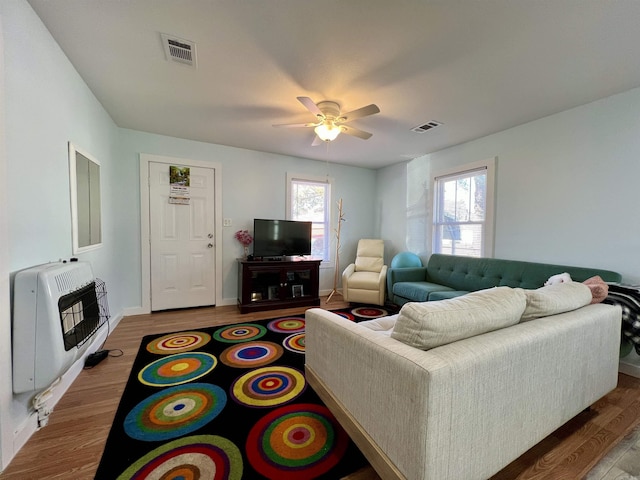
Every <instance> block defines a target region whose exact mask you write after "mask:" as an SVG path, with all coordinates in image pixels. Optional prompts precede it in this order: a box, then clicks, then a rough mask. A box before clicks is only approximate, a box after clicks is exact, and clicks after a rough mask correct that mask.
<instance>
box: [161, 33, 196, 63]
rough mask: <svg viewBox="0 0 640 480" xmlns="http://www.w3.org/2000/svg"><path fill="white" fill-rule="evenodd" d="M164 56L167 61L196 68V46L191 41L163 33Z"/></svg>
mask: <svg viewBox="0 0 640 480" xmlns="http://www.w3.org/2000/svg"><path fill="white" fill-rule="evenodd" d="M160 36H161V37H162V45H163V46H164V54H165V56H166V57H167V60H169V61H173V62H179V63H183V64H185V65H189V66H190V67H194V68H195V67H196V44H195V43H194V42H192V41H190V40H184V39H182V38H178V37H172V36H170V35H167V34H165V33H161V34H160Z"/></svg>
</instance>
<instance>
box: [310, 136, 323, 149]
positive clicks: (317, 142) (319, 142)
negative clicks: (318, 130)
mask: <svg viewBox="0 0 640 480" xmlns="http://www.w3.org/2000/svg"><path fill="white" fill-rule="evenodd" d="M323 143H324V142H323V141H322V139H321V138H320V137H319V136H318V135H316V138H314V139H313V143H312V144H311V146H312V147H317V146H318V145H322V144H323Z"/></svg>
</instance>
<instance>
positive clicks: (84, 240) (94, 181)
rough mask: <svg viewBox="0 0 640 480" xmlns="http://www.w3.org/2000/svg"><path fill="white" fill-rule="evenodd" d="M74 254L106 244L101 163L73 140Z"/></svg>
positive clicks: (72, 206) (71, 153)
mask: <svg viewBox="0 0 640 480" xmlns="http://www.w3.org/2000/svg"><path fill="white" fill-rule="evenodd" d="M69 180H70V182H69V185H70V188H71V230H72V236H73V254H74V255H76V254H78V253H83V252H86V251H88V250H93V249H95V248H98V247H100V246H101V245H102V215H101V211H100V209H101V206H100V162H98V161H97V160H96V159H95V158H93V157H92V156H91V155H89V154H88V153H86V152H84V151H82V150H80V149H79V148H78V147H76V146H75V145H73V144H72V143H71V142H69Z"/></svg>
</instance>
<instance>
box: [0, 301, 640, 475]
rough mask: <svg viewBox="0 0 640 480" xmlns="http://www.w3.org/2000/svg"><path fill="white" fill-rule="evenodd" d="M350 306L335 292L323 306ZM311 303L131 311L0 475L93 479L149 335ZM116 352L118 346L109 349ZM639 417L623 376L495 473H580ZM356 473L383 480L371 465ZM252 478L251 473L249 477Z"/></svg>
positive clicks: (636, 386)
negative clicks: (241, 309)
mask: <svg viewBox="0 0 640 480" xmlns="http://www.w3.org/2000/svg"><path fill="white" fill-rule="evenodd" d="M344 306H347V305H346V304H345V303H343V302H342V298H341V297H339V296H338V297H337V298H336V297H334V298H332V300H331V303H330V304H329V305H326V304H325V303H324V300H323V305H322V307H323V308H329V309H335V308H341V307H344ZM305 310H306V308H296V309H287V310H272V311H268V312H256V313H249V314H245V315H240V314H239V313H238V310H237V308H236V307H235V306H230V307H215V308H199V309H190V310H181V311H168V312H162V313H154V314H151V315H137V316H132V317H125V318H124V319H122V321H121V322H120V324H119V326H118V327H117V328H116V329H115V330H114V331H113V332H112V334H111V335H110V336H109V339H108V340H107V342H106V344H105V347H104V348H106V349H110V350H115V349H120V350H122V352H123V354H122V356H119V357H115V356H110V357H109V358H108V359H106V360H105V361H103V362H102V363H100V364H99V365H98V366H97V367H95V368H93V369H90V370H83V371H82V372H81V374H80V375H79V376H78V378H77V379H76V380H75V382H74V383H73V385H72V386H71V388H70V389H69V390H68V391H67V393H66V394H65V395H64V396H63V398H62V399H61V400H60V402H59V403H58V405H57V406H56V407H55V409H54V411H53V413H52V414H51V417H50V420H49V424H48V425H47V426H46V427H45V428H43V429H42V430H40V431H38V432H36V433H35V434H34V435H33V436H32V437H31V439H30V440H29V441H28V442H27V444H26V445H25V446H24V447H23V448H22V450H20V452H18V454H17V455H16V457H15V458H14V459H13V461H12V462H11V463H10V464H9V466H8V467H7V469H6V470H5V471H4V472H3V473H1V474H0V479H1V480H36V479H37V480H42V479H64V480H84V479H92V478H93V477H94V473H95V471H96V468H97V466H98V463H99V461H100V457H101V455H102V450H103V448H104V444H105V441H106V438H107V435H108V433H109V429H110V427H111V423H112V421H113V417H114V415H115V411H116V408H117V406H118V403H119V401H120V397H121V395H122V392H123V390H124V386H125V383H126V381H127V378H128V376H129V372H130V369H131V365H132V363H133V360H134V358H135V356H136V353H137V351H138V348H139V346H140V340H141V338H142V337H143V336H144V335H150V334H156V333H165V332H171V331H176V330H184V329H191V328H200V327H206V326H216V325H225V324H230V323H238V322H246V321H253V320H261V319H266V318H274V317H278V316H284V315H289V314H297V313H303V312H304V311H305ZM110 354H111V355H114V354H116V352H115V351H112V352H110ZM638 423H640V379H636V378H633V377H629V376H626V375H623V374H620V375H619V383H618V387H617V388H616V389H615V390H614V391H613V392H611V393H610V394H609V395H607V396H606V397H604V398H603V399H601V400H600V401H598V402H597V403H596V404H595V405H594V406H593V407H592V408H591V409H590V410H589V411H586V412H583V413H581V414H580V415H578V416H577V417H575V418H574V419H573V420H571V421H569V422H568V423H567V424H566V425H564V426H563V427H561V428H560V429H558V430H557V431H556V432H554V433H553V434H552V435H550V436H549V437H547V438H546V439H544V440H543V441H542V442H540V443H539V444H538V445H536V446H535V447H533V448H532V449H531V450H529V451H528V452H526V453H525V454H524V455H522V456H521V457H520V458H518V459H517V460H515V461H514V462H513V463H512V464H510V465H509V466H507V467H506V468H505V469H504V470H502V471H501V472H499V473H498V474H496V475H495V476H494V477H492V479H491V480H507V479H521V480H525V479H527V480H529V479H539V480H542V479H549V480H550V479H553V480H559V479H567V480H569V479H571V480H576V479H580V478H582V477H583V476H584V475H585V474H586V473H587V472H588V471H589V470H590V469H591V467H592V466H593V465H595V464H596V463H597V461H598V460H599V459H600V458H602V457H603V456H604V455H605V454H606V453H607V452H608V451H609V450H610V449H611V448H612V447H613V446H615V444H616V443H617V442H618V441H620V440H621V439H622V438H623V437H624V436H625V434H626V433H627V432H629V431H630V430H631V429H632V428H633V427H634V426H635V425H637V424H638ZM350 478H351V479H352V480H356V479H357V480H379V477H378V476H377V475H376V474H375V472H373V471H372V470H368V469H366V470H365V471H361V472H358V474H357V475H352V476H350ZM248 480H251V479H248Z"/></svg>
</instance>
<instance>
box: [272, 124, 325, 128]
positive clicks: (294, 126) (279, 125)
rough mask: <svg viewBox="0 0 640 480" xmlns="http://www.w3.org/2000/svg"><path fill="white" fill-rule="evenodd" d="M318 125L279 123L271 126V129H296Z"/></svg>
mask: <svg viewBox="0 0 640 480" xmlns="http://www.w3.org/2000/svg"><path fill="white" fill-rule="evenodd" d="M318 125H320V124H319V123H279V124H277V125H272V127H285V128H297V127H317V126H318Z"/></svg>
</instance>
